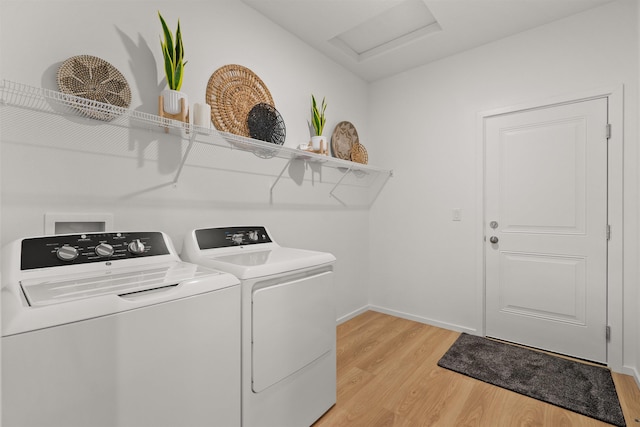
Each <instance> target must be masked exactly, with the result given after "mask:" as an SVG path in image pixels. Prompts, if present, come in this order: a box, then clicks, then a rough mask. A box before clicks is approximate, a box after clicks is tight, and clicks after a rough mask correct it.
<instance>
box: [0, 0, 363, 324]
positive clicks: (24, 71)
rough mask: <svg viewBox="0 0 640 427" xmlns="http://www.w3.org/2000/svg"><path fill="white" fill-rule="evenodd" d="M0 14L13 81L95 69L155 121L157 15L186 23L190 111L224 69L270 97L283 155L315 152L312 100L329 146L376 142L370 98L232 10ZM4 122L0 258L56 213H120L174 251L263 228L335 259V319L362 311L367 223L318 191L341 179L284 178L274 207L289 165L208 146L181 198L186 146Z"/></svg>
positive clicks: (233, 2) (268, 26)
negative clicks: (351, 138) (323, 117)
mask: <svg viewBox="0 0 640 427" xmlns="http://www.w3.org/2000/svg"><path fill="white" fill-rule="evenodd" d="M0 5H1V8H2V15H1V17H0V40H1V45H0V49H1V51H2V65H1V68H0V76H1V77H2V78H4V79H8V80H12V81H16V82H19V83H24V84H28V85H33V86H37V87H44V88H49V89H57V85H56V79H55V76H56V71H57V69H58V67H59V66H60V64H61V63H62V62H63V61H65V60H66V59H67V58H69V57H71V56H75V55H80V54H88V55H94V56H98V57H100V58H102V59H104V60H106V61H108V62H110V63H111V64H112V65H114V66H115V67H116V68H117V69H119V70H120V71H121V72H122V73H123V75H124V76H125V78H126V79H127V81H128V83H129V85H130V86H131V89H132V93H133V100H132V105H131V108H133V109H136V110H139V111H143V112H147V113H152V114H157V99H158V98H157V97H158V94H159V91H160V90H161V89H163V88H164V87H165V86H164V83H163V82H162V80H163V79H164V74H163V69H162V56H161V52H160V47H159V43H160V42H159V39H160V35H161V26H160V22H159V19H158V16H157V12H158V10H160V11H161V13H162V15H163V16H164V18H165V19H166V20H167V22H168V24H169V26H170V27H171V28H174V29H175V26H176V22H177V19H178V18H180V22H181V27H182V32H183V38H184V44H185V53H186V59H187V60H188V64H187V66H186V69H185V80H184V84H183V87H182V90H183V91H184V92H186V93H187V94H188V95H189V100H190V102H191V104H193V103H194V102H204V98H205V93H206V85H207V82H208V79H209V77H210V76H211V74H212V73H213V72H214V71H215V70H216V69H217V68H218V67H220V66H222V65H226V64H233V63H236V64H241V65H244V66H246V67H248V68H250V69H251V70H252V71H254V72H255V73H256V74H257V75H258V76H259V77H260V78H261V79H262V80H263V81H264V83H265V85H266V86H267V87H268V88H269V90H270V92H271V94H272V96H273V98H274V101H275V105H276V108H277V109H278V110H279V111H280V113H281V114H282V116H283V118H284V120H285V124H286V126H287V141H286V145H287V146H290V147H295V146H297V145H298V144H300V143H302V142H307V141H308V139H309V133H308V125H307V119H308V117H309V108H310V106H309V103H310V96H311V93H313V94H315V95H316V96H319V97H322V96H326V98H327V100H328V108H327V117H328V120H327V126H326V129H327V130H328V135H330V132H331V131H332V129H333V127H334V126H335V125H336V124H337V123H338V122H340V121H342V120H349V121H351V122H352V123H354V124H355V125H356V127H357V128H358V130H359V132H360V135H361V137H363V138H366V137H367V125H368V123H367V116H366V113H367V104H366V101H367V90H368V86H367V84H366V83H365V82H364V81H362V80H361V79H359V78H357V77H355V76H354V75H353V74H351V73H349V72H347V71H345V70H344V69H343V68H341V67H339V66H337V65H336V64H334V63H332V62H331V61H329V60H327V59H326V58H325V57H324V56H322V55H320V54H318V53H317V52H315V51H313V50H312V49H309V47H308V46H306V45H304V44H303V43H302V42H301V41H299V40H298V39H297V38H295V37H293V36H291V35H289V34H288V33H286V32H285V31H283V30H282V29H281V28H279V27H277V26H276V25H274V24H273V23H271V22H270V21H268V20H266V19H265V18H264V17H262V16H261V15H259V14H258V13H256V12H254V11H253V10H252V9H250V8H248V7H247V6H245V5H244V4H243V3H241V2H239V1H237V0H207V1H190V0H187V1H110V0H105V1H92V0H84V1H50V0H47V1H29V0H2V1H1V3H0ZM310 22H311V21H310ZM4 114H5V117H3V130H2V152H1V153H2V156H1V157H2V165H1V167H2V170H1V174H2V175H1V178H2V198H1V202H2V205H1V207H2V209H1V216H2V235H1V239H0V241H1V243H2V244H3V245H4V244H6V243H7V242H9V241H11V240H13V239H15V238H19V237H23V236H28V235H37V234H42V233H43V221H44V214H45V213H47V212H109V213H113V214H114V216H115V227H116V228H117V229H122V230H125V229H159V230H163V231H166V232H168V233H169V234H170V236H171V237H172V238H173V240H174V242H175V244H176V246H177V248H178V249H180V248H181V245H182V237H183V235H184V233H185V232H187V230H188V229H190V228H193V227H201V226H203V227H204V226H208V225H218V224H228V225H234V224H264V225H266V226H267V227H268V228H269V229H270V230H271V231H272V233H273V235H274V237H275V239H276V240H277V241H278V242H279V243H281V244H282V245H286V246H292V247H303V248H309V249H316V250H322V251H329V252H332V253H334V254H335V255H336V257H337V258H338V263H337V266H336V273H337V274H336V285H337V293H336V296H337V300H338V310H337V311H338V313H337V314H338V316H345V315H346V314H348V313H351V312H352V311H354V310H357V309H360V308H361V307H363V306H365V305H366V304H367V291H366V286H367V282H368V247H369V244H368V243H369V242H368V211H367V210H366V209H364V208H362V207H351V206H348V207H346V208H345V207H343V206H342V205H340V204H339V203H337V202H336V201H335V200H334V199H331V198H329V197H328V194H327V192H326V191H325V190H324V189H321V190H318V188H319V187H321V185H320V182H319V181H321V180H327V179H329V178H331V179H334V178H332V177H330V176H329V175H330V174H329V175H327V173H325V172H323V173H322V174H321V173H319V172H318V171H317V170H313V169H312V168H310V167H309V168H307V169H305V168H304V167H302V166H301V165H297V166H296V168H297V169H298V173H299V174H304V178H305V180H306V182H305V183H304V184H303V185H302V186H299V185H297V184H295V182H294V181H293V180H292V179H291V178H290V176H291V175H292V173H293V172H292V171H291V168H289V170H287V171H286V172H285V174H284V178H283V182H282V184H279V185H278V187H276V189H275V191H274V197H273V202H272V201H271V200H270V194H269V186H270V185H271V183H273V182H274V180H275V177H276V176H277V175H278V173H280V171H281V170H282V168H283V167H284V165H285V164H284V163H283V162H281V161H279V159H270V160H260V159H257V157H254V156H253V155H251V154H249V153H240V152H238V151H229V150H224V149H215V148H211V147H204V146H199V147H198V148H197V149H196V150H195V151H194V153H193V154H192V156H191V157H190V158H189V160H188V161H187V167H186V168H185V170H184V172H183V173H182V175H181V178H180V181H179V182H178V185H177V186H173V185H170V182H171V180H172V178H173V176H174V175H175V172H176V170H177V168H178V165H179V162H180V158H181V154H182V151H181V150H184V148H185V145H186V144H184V143H183V144H182V145H181V144H180V143H179V142H178V141H176V140H175V139H172V138H170V137H164V136H162V135H160V136H159V135H157V134H150V133H146V132H135V131H128V130H126V129H124V130H116V131H113V132H112V131H111V130H110V131H107V130H106V129H108V128H107V127H105V126H103V125H101V124H100V123H98V122H96V123H95V125H92V126H88V127H87V126H83V127H78V126H75V127H74V126H71V127H63V126H66V124H68V123H69V122H70V121H71V120H69V119H65V118H63V119H53V118H50V117H47V116H42V115H38V114H34V115H29V116H26V115H25V114H24V112H22V113H20V112H14V111H13V109H11V108H6V109H5V113H4ZM61 125H62V126H61ZM372 162H375V158H374V159H372ZM298 166H301V167H302V168H301V169H300V168H299V167H298ZM239 170H240V172H239ZM245 172H249V173H245ZM312 180H313V181H312ZM347 202H348V201H347ZM354 235H356V236H358V238H357V239H354V238H353V236H354ZM354 255H355V256H354Z"/></svg>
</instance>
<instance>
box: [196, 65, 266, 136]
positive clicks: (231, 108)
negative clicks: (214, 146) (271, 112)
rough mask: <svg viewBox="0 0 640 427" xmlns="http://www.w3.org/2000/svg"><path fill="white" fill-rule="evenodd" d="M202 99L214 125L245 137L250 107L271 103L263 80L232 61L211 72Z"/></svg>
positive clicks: (224, 130)
mask: <svg viewBox="0 0 640 427" xmlns="http://www.w3.org/2000/svg"><path fill="white" fill-rule="evenodd" d="M205 99H206V101H207V104H209V105H210V106H211V120H212V121H213V124H214V126H215V127H216V129H218V130H220V131H223V132H229V133H233V134H236V135H241V136H247V137H249V136H250V133H249V128H248V125H247V117H248V115H249V112H250V111H251V109H252V108H253V107H254V106H256V105H257V104H260V103H263V104H268V105H270V106H272V107H275V105H274V103H273V98H272V97H271V93H270V92H269V89H267V87H266V86H265V84H264V82H263V81H262V80H260V78H259V77H258V76H256V75H255V74H254V73H253V72H252V71H251V70H250V69H248V68H246V67H243V66H242V65H236V64H230V65H225V66H223V67H220V68H218V69H217V70H216V71H215V72H214V73H213V74H212V75H211V77H210V78H209V83H208V84H207V93H206V97H205Z"/></svg>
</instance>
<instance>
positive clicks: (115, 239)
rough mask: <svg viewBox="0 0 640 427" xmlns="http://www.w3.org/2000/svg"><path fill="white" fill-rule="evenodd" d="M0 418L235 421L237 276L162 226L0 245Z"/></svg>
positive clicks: (106, 423)
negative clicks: (195, 254)
mask: <svg viewBox="0 0 640 427" xmlns="http://www.w3.org/2000/svg"><path fill="white" fill-rule="evenodd" d="M2 281H3V286H2V345H1V348H2V426H3V427H42V426H47V427H88V426H91V427H161V426H164V427H175V426H185V427H187V426H189V427H192V426H193V427H195V426H198V427H200V426H225V427H227V426H236V427H237V426H240V416H241V411H240V402H241V397H240V361H239V359H240V303H239V299H240V286H239V285H240V282H239V280H238V279H237V278H235V277H234V276H233V275H231V274H228V273H223V272H220V271H216V270H213V269H210V268H206V267H203V266H199V265H196V264H191V263H186V262H183V261H182V260H181V259H180V258H179V257H178V254H177V252H176V251H175V249H174V248H173V245H172V244H171V241H170V239H169V237H168V236H167V235H165V234H164V233H161V232H119V233H116V232H113V233H111V232H109V233H83V234H73V235H72V234H68V235H56V236H42V237H30V238H25V239H20V240H17V241H15V242H13V243H11V244H9V245H8V246H6V247H5V248H4V251H3V269H2Z"/></svg>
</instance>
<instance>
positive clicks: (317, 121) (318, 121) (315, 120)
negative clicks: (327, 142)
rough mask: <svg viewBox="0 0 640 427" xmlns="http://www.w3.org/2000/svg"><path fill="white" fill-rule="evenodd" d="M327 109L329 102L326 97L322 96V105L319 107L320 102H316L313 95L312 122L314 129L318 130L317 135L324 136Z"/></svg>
mask: <svg viewBox="0 0 640 427" xmlns="http://www.w3.org/2000/svg"><path fill="white" fill-rule="evenodd" d="M326 109H327V104H326V103H325V100H324V98H322V105H321V106H320V108H318V103H317V102H316V98H315V97H314V96H313V95H311V124H312V125H313V129H314V131H315V132H316V136H322V131H323V129H324V124H325V121H326V118H325V116H324V112H325V110H326Z"/></svg>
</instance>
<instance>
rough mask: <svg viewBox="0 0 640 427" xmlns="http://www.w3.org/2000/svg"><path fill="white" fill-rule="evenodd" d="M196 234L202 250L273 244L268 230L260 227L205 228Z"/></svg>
mask: <svg viewBox="0 0 640 427" xmlns="http://www.w3.org/2000/svg"><path fill="white" fill-rule="evenodd" d="M195 233H196V240H197V241H198V246H199V247H200V250H205V249H215V248H227V247H231V246H247V245H257V244H260V243H271V242H272V240H271V237H269V233H267V229H266V228H264V227H260V226H248V227H220V228H203V229H200V230H196V231H195Z"/></svg>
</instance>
